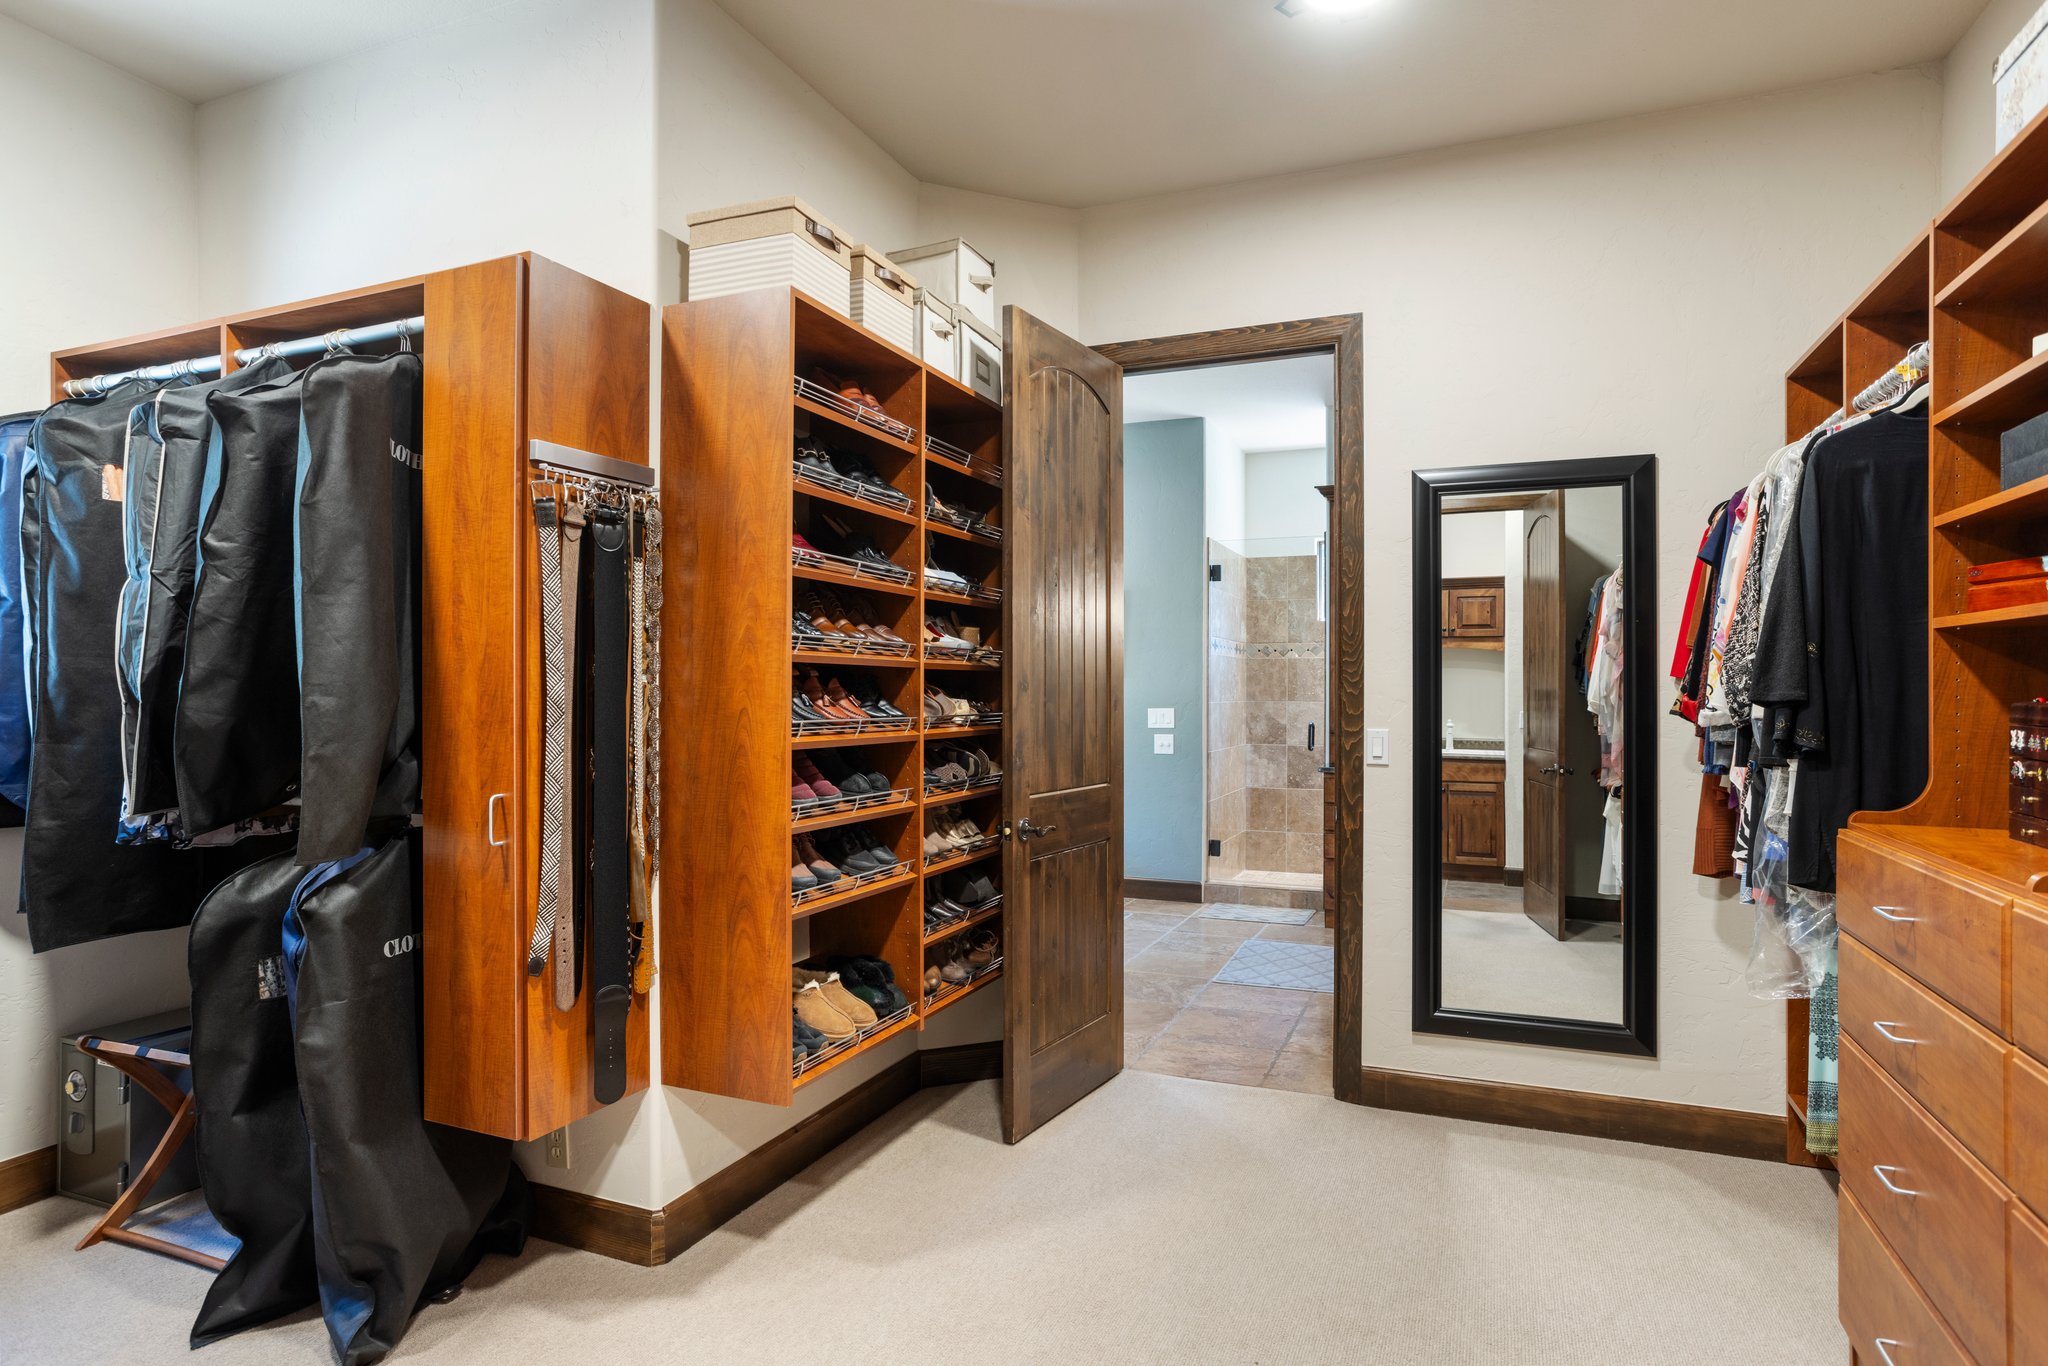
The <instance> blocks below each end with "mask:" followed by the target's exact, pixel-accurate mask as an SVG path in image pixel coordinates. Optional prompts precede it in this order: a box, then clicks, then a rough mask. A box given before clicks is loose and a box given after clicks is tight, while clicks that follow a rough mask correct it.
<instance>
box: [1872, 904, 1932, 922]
mask: <svg viewBox="0 0 2048 1366" xmlns="http://www.w3.org/2000/svg"><path fill="white" fill-rule="evenodd" d="M1870 909H1871V910H1873V911H1876V912H1877V913H1878V914H1879V915H1881V916H1883V917H1884V918H1885V919H1886V920H1889V921H1891V922H1892V923H1893V924H1895V925H1911V924H1913V923H1914V922H1916V921H1918V920H1919V919H1920V917H1919V916H1917V915H1901V914H1899V912H1901V911H1903V910H1905V909H1906V908H1905V907H1904V906H1872V907H1871V908H1870Z"/></svg>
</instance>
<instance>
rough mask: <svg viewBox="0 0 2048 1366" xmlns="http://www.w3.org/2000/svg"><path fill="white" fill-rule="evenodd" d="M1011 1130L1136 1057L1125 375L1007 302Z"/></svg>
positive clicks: (1006, 1097)
mask: <svg viewBox="0 0 2048 1366" xmlns="http://www.w3.org/2000/svg"><path fill="white" fill-rule="evenodd" d="M1004 323H1005V326H1004V345H1003V352H1004V364H1003V376H1004V380H1003V387H1004V391H1005V392H1004V398H1005V403H1004V407H1003V458H1004V462H1005V464H1006V465H1007V466H1008V469H1007V471H1006V473H1005V477H1004V480H1003V517H1004V522H1005V525H1006V526H1007V528H1008V534H1007V535H1006V536H1005V537H1004V540H1003V582H1004V583H1005V584H1006V585H1008V589H1007V592H1006V593H1005V595H1004V598H1003V637H1004V639H1005V640H1006V641H1007V642H1008V645H1007V650H1006V656H1005V661H1004V662H1005V664H1006V666H1007V667H1006V668H1005V670H1004V693H1005V703H1004V709H1005V714H1006V726H1007V729H1008V732H1009V734H1008V737H1007V738H1008V742H1009V743H1008V752H1007V754H1006V756H1005V758H1006V762H1007V763H1008V765H1009V771H1008V773H1007V774H1006V775H1005V776H1004V779H1003V816H1004V819H1005V821H1006V822H1007V823H1008V826H1009V829H1010V830H1011V832H1012V836H1011V838H1010V840H1009V841H1008V843H1007V844H1006V846H1005V848H1004V851H1003V891H1004V897H1005V901H1004V912H1003V919H1004V921H1005V932H1004V939H1005V944H1004V954H1003V971H1004V976H1005V977H1006V979H1007V981H1006V982H1005V984H1004V988H1003V1001H1004V1009H1003V1137H1004V1138H1005V1139H1006V1140H1007V1141H1009V1142H1011V1143H1015V1142H1016V1141H1017V1140H1018V1139H1020V1138H1022V1137H1024V1135H1026V1134H1028V1133H1030V1132H1031V1131H1032V1130H1034V1129H1036V1128H1037V1127H1038V1126H1039V1125H1041V1124H1043V1123H1045V1122H1046V1121H1047V1120H1049V1119H1051V1118H1052V1117H1053V1116H1055V1115H1057V1114H1059V1113H1060V1112H1061V1111H1062V1110H1065V1109H1066V1108H1067V1107H1068V1106H1070V1105H1072V1104H1073V1103H1074V1102H1075V1101H1077V1100H1079V1099H1080V1098H1081V1097H1082V1096H1085V1095H1087V1094H1088V1093H1089V1092H1090V1091H1092V1090H1094V1089H1095V1088H1096V1087H1098V1086H1100V1085H1102V1083H1104V1082H1106V1081H1108V1080H1109V1079H1110V1078H1111V1077H1113V1076H1115V1075H1116V1074H1117V1073H1118V1072H1120V1071H1122V1070H1123V1047H1124V1021H1123V1015H1124V981H1123V962H1124V954H1123V866H1124V860H1123V828H1124V813H1123V776H1124V775H1123V753H1124V742H1123V659H1122V653H1121V652H1122V642H1123V600H1124V592H1123V370H1122V369H1121V368H1120V367H1119V366H1117V365H1115V364H1114V363H1112V362H1111V361H1109V360H1107V359H1106V358H1104V357H1103V356H1101V355H1100V354H1098V353H1097V352H1094V351H1091V350H1089V349H1088V348H1087V347H1085V346H1082V345H1081V344H1080V343H1078V342H1075V341H1072V340H1070V339H1068V338H1066V337H1064V336H1061V335H1060V334H1059V333H1058V332H1055V331H1054V330H1053V329H1051V328H1049V327H1047V326H1046V325H1045V324H1044V323H1042V322H1040V321H1038V319H1036V318H1034V317H1032V316H1031V315H1030V314H1028V313H1026V312H1024V311H1023V310H1022V309H1019V308H1015V307H1012V308H1008V309H1005V310H1004Z"/></svg>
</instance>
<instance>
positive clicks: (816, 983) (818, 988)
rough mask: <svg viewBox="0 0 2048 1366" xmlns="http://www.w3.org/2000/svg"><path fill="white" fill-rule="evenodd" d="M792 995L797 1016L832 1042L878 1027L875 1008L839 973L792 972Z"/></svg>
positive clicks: (844, 1039) (806, 970) (791, 970)
mask: <svg viewBox="0 0 2048 1366" xmlns="http://www.w3.org/2000/svg"><path fill="white" fill-rule="evenodd" d="M790 976H791V981H790V995H791V1001H792V1003H793V1004H794V1005H795V1007H796V1017H797V1018H798V1019H799V1020H802V1021H803V1022H804V1023H805V1024H807V1025H809V1026H810V1027H811V1028H813V1029H815V1030H817V1031H818V1032H819V1033H820V1034H823V1035H824V1036H825V1038H826V1039H827V1040H828V1041H830V1042H832V1043H844V1042H845V1041H846V1040H848V1039H850V1038H852V1037H853V1036H854V1035H856V1034H858V1033H860V1031H861V1030H863V1029H872V1028H874V1026H875V1012H874V1009H873V1007H871V1006H869V1005H868V1003H867V1002H865V1001H863V1000H861V999H860V997H858V996H856V995H854V994H853V993H852V992H850V991H848V990H847V989H846V987H845V986H844V985H843V984H842V983H841V982H840V980H839V974H838V973H836V972H813V971H811V970H810V969H808V968H792V969H790Z"/></svg>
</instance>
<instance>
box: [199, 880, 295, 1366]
mask: <svg viewBox="0 0 2048 1366" xmlns="http://www.w3.org/2000/svg"><path fill="white" fill-rule="evenodd" d="M305 875H306V870H305V869H303V868H301V867H299V866H298V864H297V863H296V862H295V861H294V859H293V857H292V854H291V852H290V851H289V849H287V850H286V851H285V852H283V853H280V854H276V855H273V856H272V857H270V858H267V859H264V860H262V861H261V862H258V863H254V864H251V865H250V866H249V867H247V868H245V869H243V870H242V871H241V872H239V873H236V874H235V875H234V876H232V877H230V878H228V879H227V880H226V881H224V882H222V883H221V884H220V885H219V886H218V887H215V888H214V889H213V890H212V891H211V892H209V893H207V896H206V900H204V901H203V902H201V903H200V905H199V910H198V912H197V913H196V914H195V915H194V916H193V917H192V941H191V945H190V950H189V952H188V954H187V961H188V963H189V965H190V968H191V975H192V1095H193V1098H194V1102H195V1105H196V1107H197V1110H198V1116H199V1123H198V1127H197V1129H196V1130H195V1132H194V1142H195V1143H196V1144H197V1145H198V1150H199V1179H200V1184H201V1185H202V1186H203V1187H204V1189H205V1191H206V1203H207V1207H208V1208H209V1209H211V1210H212V1211H213V1215H214V1217H215V1218H216V1219H218V1220H219V1221H220V1226H221V1227H222V1228H223V1229H225V1230H227V1232H228V1233H229V1234H230V1235H232V1236H233V1237H235V1238H236V1239H238V1240H240V1244H241V1245H240V1247H238V1248H237V1249H236V1251H235V1254H234V1255H233V1256H232V1257H230V1258H229V1259H228V1264H227V1265H226V1266H225V1267H223V1268H221V1270H220V1272H219V1274H218V1275H216V1276H215V1277H214V1278H213V1283H212V1284H211V1285H210V1286H208V1287H207V1291H206V1298H205V1300H204V1301H203V1302H202V1303H201V1305H200V1309H199V1316H198V1318H197V1319H196V1320H195V1321H194V1323H193V1325H192V1345H193V1346H194V1347H201V1346H204V1345H205V1344H207V1343H209V1342H213V1341H215V1340H217V1339H220V1338H223V1337H227V1336H228V1335H230V1334H232V1333H238V1332H240V1331H242V1330H243V1329H245V1328H253V1327H255V1326H256V1325H258V1324H261V1323H267V1322H269V1321H270V1320H272V1319H275V1318H278V1317H280V1316H282V1315H285V1314H290V1313H293V1312H296V1311H297V1310H299V1309H303V1308H304V1307H306V1306H307V1305H309V1304H312V1303H314V1302H315V1301H316V1300H317V1299H318V1298H319V1283H318V1281H317V1279H316V1278H315V1275H314V1271H313V1184H312V1165H311V1163H312V1154H311V1150H310V1148H309V1147H308V1145H307V1141H306V1121H305V1117H304V1116H303V1115H302V1114H301V1113H300V1110H299V1074H298V1064H297V1062H296V1060H295V1058H294V1056H293V1052H292V1021H291V1007H290V1003H289V1002H288V1001H287V1000H286V994H285V979H284V917H285V911H286V909H287V908H288V907H289V906H290V905H291V898H292V892H293V890H294V889H295V888H296V887H297V886H298V884H299V882H300V880H301V879H302V878H304V877H305Z"/></svg>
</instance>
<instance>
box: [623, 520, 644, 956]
mask: <svg viewBox="0 0 2048 1366" xmlns="http://www.w3.org/2000/svg"><path fill="white" fill-rule="evenodd" d="M629 555H630V559H629V561H628V566H629V576H630V577H629V581H628V584H627V590H628V591H627V602H626V635H627V638H628V640H630V641H631V643H632V648H631V650H630V651H629V655H630V658H629V659H628V660H627V666H626V668H627V674H626V678H627V689H628V692H629V694H630V695H631V698H632V714H631V717H630V718H629V721H628V726H627V733H626V734H627V744H628V746H629V748H630V750H631V754H630V761H631V763H632V775H633V781H632V787H631V791H630V792H629V793H628V794H627V805H626V821H627V829H628V832H629V833H630V835H631V843H632V868H631V881H630V882H629V884H628V890H629V891H630V893H631V895H632V898H633V933H634V939H635V941H636V945H637V942H638V941H639V940H640V938H641V937H642V936H643V935H644V934H645V932H646V930H645V927H646V924H647V689H646V680H647V631H646V626H645V623H646V620H647V560H646V555H647V518H646V514H645V513H644V512H642V511H641V510H640V508H639V507H637V506H636V507H634V509H633V517H632V525H631V542H630V548H629ZM637 961H638V960H637V959H636V960H635V962H636V966H637ZM635 975H636V977H637V972H636V974H635Z"/></svg>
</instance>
